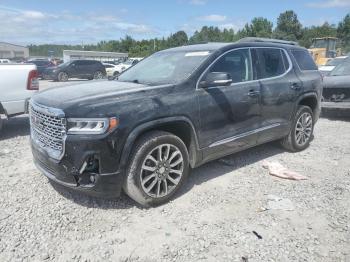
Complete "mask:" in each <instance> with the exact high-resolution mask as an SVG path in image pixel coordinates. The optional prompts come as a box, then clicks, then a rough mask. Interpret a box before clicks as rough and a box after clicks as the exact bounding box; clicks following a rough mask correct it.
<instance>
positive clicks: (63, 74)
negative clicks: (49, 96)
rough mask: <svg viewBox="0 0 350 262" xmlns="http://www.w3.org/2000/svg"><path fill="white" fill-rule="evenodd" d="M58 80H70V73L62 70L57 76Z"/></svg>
mask: <svg viewBox="0 0 350 262" xmlns="http://www.w3.org/2000/svg"><path fill="white" fill-rule="evenodd" d="M57 80H58V81H60V82H66V81H68V74H67V73H66V72H60V73H59V74H58V76H57Z"/></svg>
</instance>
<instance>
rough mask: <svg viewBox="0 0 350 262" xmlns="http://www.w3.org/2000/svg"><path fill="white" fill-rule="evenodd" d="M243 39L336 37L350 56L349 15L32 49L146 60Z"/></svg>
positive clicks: (305, 41)
mask: <svg viewBox="0 0 350 262" xmlns="http://www.w3.org/2000/svg"><path fill="white" fill-rule="evenodd" d="M243 37H266V38H276V39H282V40H289V41H297V42H299V44H300V45H301V46H304V47H306V48H309V47H310V45H311V41H312V39H313V38H317V37H337V38H339V42H338V47H339V48H342V51H343V53H347V52H350V13H349V14H347V15H346V16H345V17H344V18H343V19H342V21H341V22H339V24H337V25H334V24H329V23H328V22H325V23H324V24H323V25H320V26H309V27H304V26H303V25H302V24H301V22H300V21H299V19H298V16H297V14H296V13H295V12H294V11H291V10H290V11H285V12H284V13H281V14H280V15H279V17H278V18H277V24H276V27H274V25H273V23H272V22H271V21H269V20H268V19H266V18H264V17H256V18H253V19H252V20H251V22H250V23H247V24H245V26H244V27H243V28H242V29H241V30H238V31H237V32H235V31H234V30H233V29H226V28H225V29H220V28H218V27H215V26H203V27H202V28H201V30H199V31H195V32H194V34H193V35H192V36H190V37H189V36H188V35H187V34H186V32H184V31H178V32H176V33H174V34H171V35H170V36H169V37H167V38H164V37H163V38H154V39H147V40H135V39H133V38H132V37H131V36H128V35H127V36H125V37H124V38H122V39H120V40H110V41H100V42H99V43H97V44H89V45H84V46H82V45H49V44H45V45H29V50H30V55H31V56H48V54H49V53H53V54H54V56H62V52H63V50H87V51H106V52H127V53H129V56H130V57H145V56H148V55H150V54H152V53H154V52H156V51H160V50H163V49H166V48H170V47H176V46H182V45H187V44H196V43H203V42H235V41H237V40H239V39H241V38H243Z"/></svg>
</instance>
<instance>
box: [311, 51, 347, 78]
mask: <svg viewBox="0 0 350 262" xmlns="http://www.w3.org/2000/svg"><path fill="white" fill-rule="evenodd" d="M346 58H347V56H339V57H336V58H333V59H331V60H329V61H328V62H327V63H326V65H324V66H320V67H319V68H318V69H319V70H320V71H321V73H322V75H327V74H329V72H331V71H332V70H333V69H334V68H335V67H336V66H337V65H339V64H341V63H342V62H344V60H345V59H346Z"/></svg>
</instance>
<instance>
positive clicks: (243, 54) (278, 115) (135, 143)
mask: <svg viewBox="0 0 350 262" xmlns="http://www.w3.org/2000/svg"><path fill="white" fill-rule="evenodd" d="M321 86H322V78H321V75H320V73H319V72H318V71H317V67H316V65H315V63H314V61H313V60H312V58H311V56H310V54H309V53H308V51H307V50H306V49H304V48H301V47H299V46H297V45H294V44H293V43H289V42H286V43H284V42H282V43H281V42H279V41H277V40H276V41H274V40H269V41H266V40H260V39H256V40H252V39H248V40H243V41H240V42H236V43H209V44H200V45H190V46H183V47H177V48H172V49H168V50H164V51H161V52H158V53H155V54H153V55H151V56H150V57H148V58H146V59H145V60H143V61H141V62H140V63H138V64H136V65H135V66H134V67H132V68H130V69H129V70H127V71H125V72H124V73H123V74H121V75H120V76H119V78H118V80H116V81H99V82H94V83H87V84H81V85H74V86H70V87H67V88H56V89H50V90H46V91H43V92H41V93H38V94H37V95H35V96H34V97H33V98H32V100H31V103H30V121H31V145H32V151H33V155H34V161H35V164H36V166H37V167H38V169H39V170H40V171H41V172H42V173H44V174H45V175H46V176H47V177H48V178H49V179H51V180H53V181H55V182H57V183H59V184H62V185H64V186H67V187H70V188H74V189H77V190H82V191H85V192H88V193H90V194H93V195H96V196H105V197H115V196H118V195H119V193H120V191H121V190H122V189H123V190H124V191H125V192H126V193H127V194H128V195H129V196H130V197H131V198H132V199H134V200H135V201H137V202H138V203H140V204H141V205H144V206H152V205H158V204H162V203H164V202H166V201H168V200H169V198H171V197H172V196H173V195H174V193H175V192H176V191H177V190H178V189H179V188H180V187H181V185H182V183H183V182H184V180H185V178H186V177H187V175H188V173H189V170H190V167H192V168H194V167H198V166H199V165H202V164H203V163H206V162H208V161H211V160H214V159H217V158H220V157H223V156H226V155H229V154H232V153H234V152H238V151H241V150H244V149H246V148H249V147H253V146H256V145H258V144H262V143H266V142H269V141H272V140H280V141H281V143H282V145H283V146H284V147H285V148H287V149H288V150H290V151H294V152H295V151H300V150H303V149H305V148H307V147H308V145H309V143H310V141H311V139H312V136H313V128H314V124H315V123H316V121H317V119H318V117H319V113H320V99H321V91H322V88H321Z"/></svg>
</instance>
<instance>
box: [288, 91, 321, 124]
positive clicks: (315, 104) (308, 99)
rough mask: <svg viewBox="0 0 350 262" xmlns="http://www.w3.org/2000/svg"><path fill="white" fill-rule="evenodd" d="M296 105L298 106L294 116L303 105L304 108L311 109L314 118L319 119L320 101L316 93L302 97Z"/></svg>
mask: <svg viewBox="0 0 350 262" xmlns="http://www.w3.org/2000/svg"><path fill="white" fill-rule="evenodd" d="M296 105H297V106H296V108H295V110H294V115H295V113H296V112H297V110H298V106H300V105H302V106H308V107H310V108H311V110H312V112H313V114H314V116H315V117H316V118H318V117H317V115H318V111H319V100H318V98H317V94H316V93H306V94H303V95H301V96H300V97H299V98H298V100H297V103H296Z"/></svg>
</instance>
